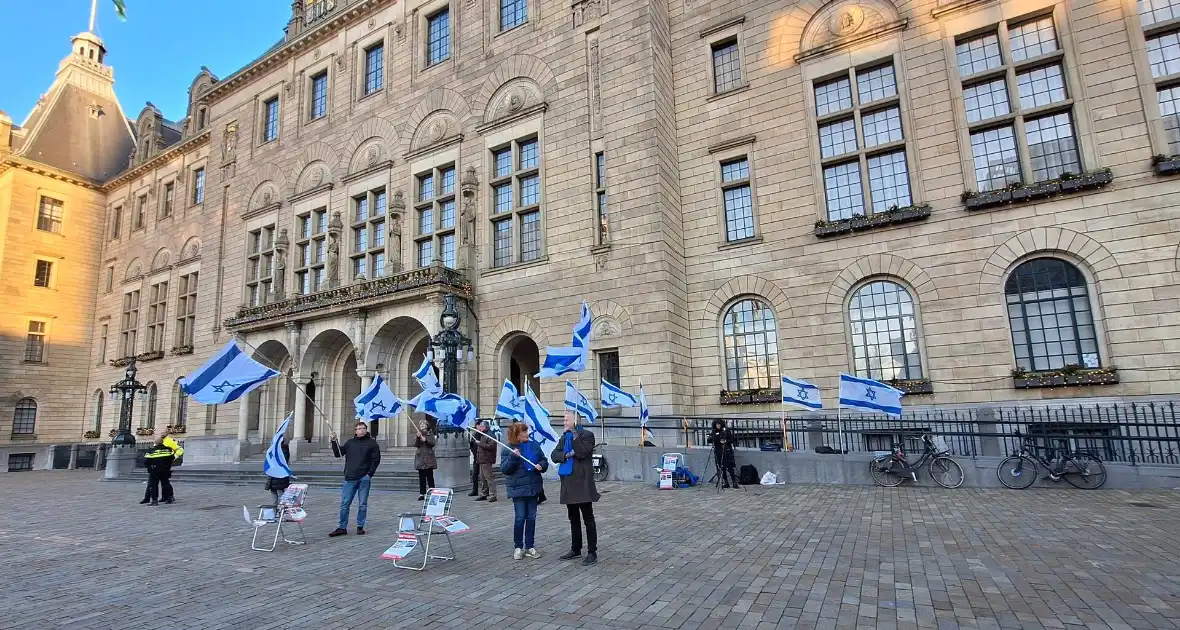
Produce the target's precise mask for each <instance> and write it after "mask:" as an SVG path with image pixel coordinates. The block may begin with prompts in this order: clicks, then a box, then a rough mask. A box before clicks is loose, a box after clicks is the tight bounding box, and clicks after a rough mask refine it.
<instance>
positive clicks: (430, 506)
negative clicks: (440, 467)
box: [393, 488, 455, 571]
mask: <svg viewBox="0 0 1180 630" xmlns="http://www.w3.org/2000/svg"><path fill="white" fill-rule="evenodd" d="M454 497H455V491H454V490H452V489H451V488H431V489H430V490H429V491H428V492H427V493H426V498H425V500H423V501H422V511H421V512H418V513H414V512H408V513H405V514H398V515H397V520H398V533H409V534H413V535H414V539H415V540H416V542H417V545H415V547H421V548H422V563H421V564H417V562H415V563H413V564H404V563H403V562H404V561H405V559H406V558H408V557H409V556H410V555H413V553H414V550H410V553H408V554H406V558H400V559H398V558H394V559H393V566H395V567H397V568H399V569H410V570H411V571H421V570H423V569H425V568H426V563H427V562H429V561H430V560H454V559H455V545H454V544H453V543H451V533H450V532H448V531H447V530H446V528H444V527H442V526H441V525H439V524H438V523H436V522H435V519H436V518H437V517H440V516H450V515H451V503H452V501H453V499H454ZM436 535H442V536H443V537H445V538H446V539H447V547H448V548H449V549H450V553H449V555H443V556H438V555H434V554H432V553H430V539H431V537H433V536H436Z"/></svg>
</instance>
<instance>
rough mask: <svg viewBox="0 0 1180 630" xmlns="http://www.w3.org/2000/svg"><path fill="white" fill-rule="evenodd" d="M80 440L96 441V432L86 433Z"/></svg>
mask: <svg viewBox="0 0 1180 630" xmlns="http://www.w3.org/2000/svg"><path fill="white" fill-rule="evenodd" d="M82 439H85V440H97V439H98V431H87V432H85V433H83V434H82Z"/></svg>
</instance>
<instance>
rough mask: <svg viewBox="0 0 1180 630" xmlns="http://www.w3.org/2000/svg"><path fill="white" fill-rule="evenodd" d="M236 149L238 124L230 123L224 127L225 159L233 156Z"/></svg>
mask: <svg viewBox="0 0 1180 630" xmlns="http://www.w3.org/2000/svg"><path fill="white" fill-rule="evenodd" d="M237 149H238V123H236V122H231V123H229V124H228V125H226V126H225V149H224V153H225V156H226V157H230V156H232V155H233V154H234V151H237Z"/></svg>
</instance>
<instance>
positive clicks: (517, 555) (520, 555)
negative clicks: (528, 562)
mask: <svg viewBox="0 0 1180 630" xmlns="http://www.w3.org/2000/svg"><path fill="white" fill-rule="evenodd" d="M523 557H524V552H523V551H521V550H520V547H517V548H516V549H513V550H512V559H513V560H520V559H521V558H523Z"/></svg>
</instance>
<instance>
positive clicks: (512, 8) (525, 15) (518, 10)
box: [500, 0, 529, 31]
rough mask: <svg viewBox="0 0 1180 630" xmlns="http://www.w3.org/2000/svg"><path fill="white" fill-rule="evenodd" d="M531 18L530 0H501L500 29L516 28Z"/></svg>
mask: <svg viewBox="0 0 1180 630" xmlns="http://www.w3.org/2000/svg"><path fill="white" fill-rule="evenodd" d="M528 19H529V1H528V0H500V30H501V31H507V30H508V29H512V28H516V27H517V26H520V25H521V24H524V23H525V22H527V21H528Z"/></svg>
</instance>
